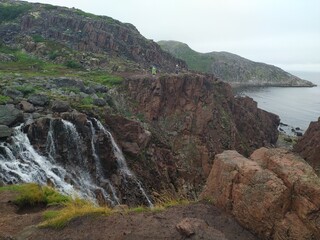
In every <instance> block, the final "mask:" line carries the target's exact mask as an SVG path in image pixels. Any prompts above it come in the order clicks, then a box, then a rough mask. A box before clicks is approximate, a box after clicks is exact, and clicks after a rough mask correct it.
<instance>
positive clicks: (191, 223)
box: [176, 218, 227, 240]
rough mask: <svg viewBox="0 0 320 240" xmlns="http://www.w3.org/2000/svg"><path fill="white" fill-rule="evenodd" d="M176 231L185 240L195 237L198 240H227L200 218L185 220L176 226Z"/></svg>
mask: <svg viewBox="0 0 320 240" xmlns="http://www.w3.org/2000/svg"><path fill="white" fill-rule="evenodd" d="M176 229H177V231H178V232H179V233H180V234H181V235H182V236H183V237H184V238H189V237H192V236H193V235H195V238H196V239H216V240H226V239H227V238H225V235H224V234H223V233H222V232H220V231H219V230H217V229H214V228H212V227H209V225H208V223H206V222H205V221H204V220H203V219H198V218H184V219H182V221H181V222H179V223H178V224H177V225H176ZM184 238H183V239H184Z"/></svg>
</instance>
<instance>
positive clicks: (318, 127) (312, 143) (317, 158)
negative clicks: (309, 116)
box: [294, 118, 320, 175]
mask: <svg viewBox="0 0 320 240" xmlns="http://www.w3.org/2000/svg"><path fill="white" fill-rule="evenodd" d="M294 151H295V152H297V153H299V154H300V155H301V156H302V157H303V158H304V159H305V160H306V161H307V162H308V163H309V164H310V165H311V166H312V167H313V168H314V170H315V171H316V173H317V174H318V175H319V174H320V118H319V119H318V121H317V122H311V123H310V125H309V127H308V129H307V131H306V132H305V134H304V135H303V136H302V137H301V138H300V139H299V140H298V142H297V144H296V145H295V146H294Z"/></svg>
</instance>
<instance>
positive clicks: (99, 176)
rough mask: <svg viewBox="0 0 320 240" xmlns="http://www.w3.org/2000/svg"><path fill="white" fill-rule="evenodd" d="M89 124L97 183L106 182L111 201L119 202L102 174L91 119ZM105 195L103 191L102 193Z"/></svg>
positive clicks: (111, 186) (109, 183) (112, 188)
mask: <svg viewBox="0 0 320 240" xmlns="http://www.w3.org/2000/svg"><path fill="white" fill-rule="evenodd" d="M87 123H88V124H89V126H90V130H91V149H92V157H93V159H94V162H95V168H96V180H97V182H98V183H106V184H107V185H108V187H109V189H110V191H111V193H112V197H113V201H114V202H116V203H117V204H119V203H120V202H119V199H118V197H117V195H116V191H115V189H114V186H113V185H112V183H111V182H110V181H109V179H106V178H105V176H104V173H103V171H102V166H101V161H100V158H99V155H98V154H97V151H96V148H95V141H96V131H95V129H94V127H93V125H92V122H91V121H88V122H87ZM104 195H105V193H104Z"/></svg>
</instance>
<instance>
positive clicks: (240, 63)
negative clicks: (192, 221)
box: [158, 41, 313, 86]
mask: <svg viewBox="0 0 320 240" xmlns="http://www.w3.org/2000/svg"><path fill="white" fill-rule="evenodd" d="M158 44H159V45H160V46H161V48H162V49H163V50H165V51H167V52H169V53H171V54H172V55H173V56H175V57H177V58H180V59H182V60H184V61H186V63H187V64H188V67H189V69H190V70H194V71H199V72H204V73H209V74H214V75H215V76H217V77H219V78H221V79H222V80H224V81H227V82H229V83H231V84H232V85H235V86H236V85H250V86H251V85H252V86H260V85H261V86H313V84H312V83H311V82H309V81H306V80H302V79H300V78H298V77H296V76H293V75H292V74H290V73H288V72H285V71H283V70H282V69H280V68H278V67H275V66H272V65H268V64H265V63H258V62H253V61H250V60H248V59H245V58H243V57H240V56H238V55H235V54H232V53H228V52H210V53H199V52H196V51H194V50H192V49H191V48H190V47H189V46H188V45H187V44H185V43H181V42H177V41H160V42H158Z"/></svg>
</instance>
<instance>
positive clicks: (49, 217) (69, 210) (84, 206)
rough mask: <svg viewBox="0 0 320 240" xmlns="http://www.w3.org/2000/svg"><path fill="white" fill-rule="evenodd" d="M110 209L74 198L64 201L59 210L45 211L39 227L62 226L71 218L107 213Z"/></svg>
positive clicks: (109, 212)
mask: <svg viewBox="0 0 320 240" xmlns="http://www.w3.org/2000/svg"><path fill="white" fill-rule="evenodd" d="M111 212H112V211H111V209H110V208H107V207H97V206H96V205H94V204H93V203H91V202H89V201H85V200H82V199H75V200H73V201H69V202H66V203H65V204H64V207H63V208H61V209H60V210H54V211H46V212H45V214H44V217H45V221H44V222H42V223H40V225H39V226H40V227H53V228H62V227H64V226H66V224H68V223H69V222H70V221H71V220H72V219H75V218H77V217H81V216H90V215H109V214H111Z"/></svg>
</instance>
